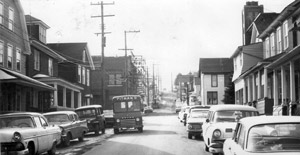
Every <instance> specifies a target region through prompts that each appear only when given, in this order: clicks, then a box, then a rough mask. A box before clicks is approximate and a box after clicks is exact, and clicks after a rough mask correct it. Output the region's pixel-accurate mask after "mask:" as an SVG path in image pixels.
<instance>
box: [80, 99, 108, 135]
mask: <svg viewBox="0 0 300 155" xmlns="http://www.w3.org/2000/svg"><path fill="white" fill-rule="evenodd" d="M75 112H76V113H77V115H78V116H79V119H80V120H87V125H88V129H89V132H95V135H99V132H100V131H101V132H102V134H104V133H105V116H104V114H103V109H102V106H101V105H87V106H82V107H79V108H76V109H75Z"/></svg>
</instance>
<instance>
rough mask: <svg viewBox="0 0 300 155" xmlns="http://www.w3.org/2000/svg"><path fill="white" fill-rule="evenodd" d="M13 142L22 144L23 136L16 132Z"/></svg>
mask: <svg viewBox="0 0 300 155" xmlns="http://www.w3.org/2000/svg"><path fill="white" fill-rule="evenodd" d="M12 139H13V141H15V142H20V141H21V140H22V136H21V134H20V133H19V132H15V133H14V135H13V137H12Z"/></svg>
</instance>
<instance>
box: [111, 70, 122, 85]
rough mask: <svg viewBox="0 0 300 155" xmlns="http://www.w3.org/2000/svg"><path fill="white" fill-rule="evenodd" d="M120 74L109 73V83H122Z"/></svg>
mask: <svg viewBox="0 0 300 155" xmlns="http://www.w3.org/2000/svg"><path fill="white" fill-rule="evenodd" d="M121 77H122V75H121V74H119V73H112V74H109V85H122V79H121Z"/></svg>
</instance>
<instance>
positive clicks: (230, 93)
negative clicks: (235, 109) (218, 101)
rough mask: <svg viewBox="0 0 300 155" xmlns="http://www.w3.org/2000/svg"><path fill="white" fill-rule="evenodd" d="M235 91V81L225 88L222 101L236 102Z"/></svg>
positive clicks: (225, 102) (227, 102)
mask: <svg viewBox="0 0 300 155" xmlns="http://www.w3.org/2000/svg"><path fill="white" fill-rule="evenodd" d="M234 95H235V93H234V83H233V82H231V83H230V84H229V85H228V86H227V87H226V88H225V94H224V99H223V100H222V102H223V103H224V104H235V103H234V100H235V97H234Z"/></svg>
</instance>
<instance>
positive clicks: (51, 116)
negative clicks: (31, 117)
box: [43, 111, 88, 146]
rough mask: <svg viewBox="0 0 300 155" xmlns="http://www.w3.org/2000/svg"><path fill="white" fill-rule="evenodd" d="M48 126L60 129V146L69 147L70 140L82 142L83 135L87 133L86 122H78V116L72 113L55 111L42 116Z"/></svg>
mask: <svg viewBox="0 0 300 155" xmlns="http://www.w3.org/2000/svg"><path fill="white" fill-rule="evenodd" d="M43 115H44V116H45V117H46V118H47V120H48V121H49V124H51V125H58V126H59V127H61V130H62V132H61V139H62V144H63V145H65V146H70V140H72V139H77V138H78V140H79V141H80V142H82V141H83V139H84V135H85V133H87V132H88V127H87V122H86V120H82V121H81V120H79V118H78V115H77V114H76V113H75V112H73V111H55V112H48V113H44V114H43Z"/></svg>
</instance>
